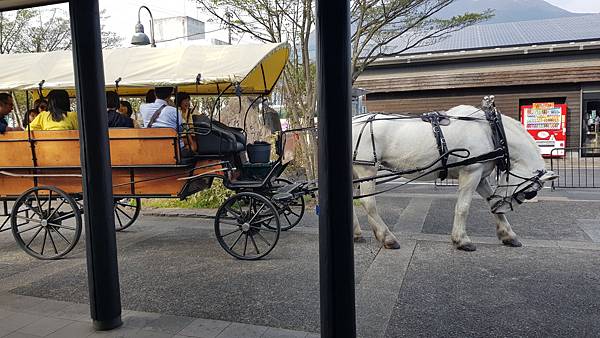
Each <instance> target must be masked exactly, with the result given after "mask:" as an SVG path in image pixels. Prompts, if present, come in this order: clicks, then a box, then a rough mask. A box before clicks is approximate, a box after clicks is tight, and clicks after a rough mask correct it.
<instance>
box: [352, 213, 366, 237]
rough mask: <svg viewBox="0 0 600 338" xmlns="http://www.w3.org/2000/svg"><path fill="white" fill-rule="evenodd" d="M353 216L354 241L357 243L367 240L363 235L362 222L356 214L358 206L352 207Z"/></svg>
mask: <svg viewBox="0 0 600 338" xmlns="http://www.w3.org/2000/svg"><path fill="white" fill-rule="evenodd" d="M352 216H353V222H354V241H355V242H357V243H362V242H365V238H364V237H363V235H362V229H361V228H360V222H359V221H358V217H357V216H356V208H354V207H352Z"/></svg>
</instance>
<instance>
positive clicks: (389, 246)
mask: <svg viewBox="0 0 600 338" xmlns="http://www.w3.org/2000/svg"><path fill="white" fill-rule="evenodd" d="M383 247H384V248H386V249H393V250H397V249H400V243H398V241H390V242H385V243H383Z"/></svg>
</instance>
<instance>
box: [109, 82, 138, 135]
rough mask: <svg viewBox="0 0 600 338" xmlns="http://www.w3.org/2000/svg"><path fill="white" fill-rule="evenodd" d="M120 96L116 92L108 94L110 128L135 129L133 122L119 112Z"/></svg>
mask: <svg viewBox="0 0 600 338" xmlns="http://www.w3.org/2000/svg"><path fill="white" fill-rule="evenodd" d="M120 104H121V102H120V100H119V94H117V93H116V92H114V91H112V90H111V91H108V92H106V110H107V112H108V127H109V128H133V120H132V119H131V118H130V117H127V116H125V115H123V114H121V113H119V112H118V111H117V109H119V105H120Z"/></svg>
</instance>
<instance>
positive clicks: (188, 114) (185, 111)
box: [175, 92, 192, 123]
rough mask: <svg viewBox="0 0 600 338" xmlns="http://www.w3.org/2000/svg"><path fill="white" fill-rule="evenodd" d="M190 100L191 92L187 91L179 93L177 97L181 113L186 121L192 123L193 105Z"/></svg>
mask: <svg viewBox="0 0 600 338" xmlns="http://www.w3.org/2000/svg"><path fill="white" fill-rule="evenodd" d="M190 100H191V99H190V94H188V93H185V92H179V93H177V98H176V99H175V101H176V102H177V109H178V110H179V112H180V113H181V116H182V117H183V121H184V122H185V123H192V109H191V108H192V107H191V104H190Z"/></svg>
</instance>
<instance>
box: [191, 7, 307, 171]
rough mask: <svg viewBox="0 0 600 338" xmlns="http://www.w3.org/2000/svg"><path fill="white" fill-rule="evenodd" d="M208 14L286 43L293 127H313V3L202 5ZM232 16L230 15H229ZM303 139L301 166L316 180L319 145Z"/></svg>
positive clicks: (285, 90) (266, 39) (287, 96)
mask: <svg viewBox="0 0 600 338" xmlns="http://www.w3.org/2000/svg"><path fill="white" fill-rule="evenodd" d="M199 4H201V5H202V6H204V8H205V9H206V11H207V12H208V13H210V14H212V15H213V16H214V17H215V18H217V19H218V20H219V21H221V22H223V23H225V24H228V25H230V26H231V28H233V29H234V31H237V32H238V33H241V34H243V35H248V36H251V37H253V38H254V39H256V40H259V41H262V42H271V43H279V42H287V43H289V44H290V47H291V53H290V58H289V60H288V64H287V66H286V68H285V70H284V73H283V85H282V91H283V96H284V100H285V104H286V110H287V112H288V119H289V123H290V127H292V128H300V127H311V126H314V120H313V117H314V115H315V106H316V90H315V85H316V81H315V76H316V67H315V65H314V63H312V62H311V61H310V55H309V45H310V33H311V31H312V28H313V27H314V14H313V13H314V11H313V2H312V1H311V0H212V1H199ZM228 13H229V14H228ZM312 136H313V135H308V137H307V138H301V142H300V147H299V152H300V154H299V155H300V156H299V157H300V158H303V159H304V163H302V164H301V166H302V167H303V168H305V169H306V175H307V177H308V178H309V179H313V178H315V170H316V157H315V155H316V152H315V151H314V145H315V144H316V141H315V140H314V138H313V137H312Z"/></svg>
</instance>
